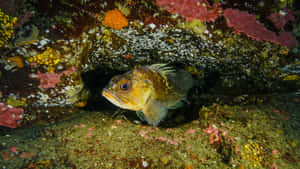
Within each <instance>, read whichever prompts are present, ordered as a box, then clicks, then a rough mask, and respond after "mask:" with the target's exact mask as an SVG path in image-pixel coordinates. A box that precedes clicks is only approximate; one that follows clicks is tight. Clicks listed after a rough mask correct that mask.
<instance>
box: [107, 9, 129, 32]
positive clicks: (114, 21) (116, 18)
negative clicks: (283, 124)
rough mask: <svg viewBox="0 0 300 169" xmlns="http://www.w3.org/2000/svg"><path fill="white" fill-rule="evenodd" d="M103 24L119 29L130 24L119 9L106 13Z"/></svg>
mask: <svg viewBox="0 0 300 169" xmlns="http://www.w3.org/2000/svg"><path fill="white" fill-rule="evenodd" d="M102 24H103V25H105V26H108V27H110V28H113V29H118V30H119V29H122V28H123V27H126V26H127V25H128V21H127V19H126V18H125V17H124V15H123V14H122V13H121V12H120V11H119V10H118V9H113V10H110V11H107V12H106V13H105V17H104V21H103V22H102Z"/></svg>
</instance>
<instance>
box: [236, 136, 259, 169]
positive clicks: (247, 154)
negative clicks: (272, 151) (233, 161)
mask: <svg viewBox="0 0 300 169" xmlns="http://www.w3.org/2000/svg"><path fill="white" fill-rule="evenodd" d="M241 155H242V159H243V160H247V161H248V162H250V165H251V168H259V167H262V165H263V164H262V163H263V161H264V150H263V147H261V146H260V145H259V144H258V143H255V142H252V141H250V142H249V143H248V144H246V145H244V149H243V150H242V152H241Z"/></svg>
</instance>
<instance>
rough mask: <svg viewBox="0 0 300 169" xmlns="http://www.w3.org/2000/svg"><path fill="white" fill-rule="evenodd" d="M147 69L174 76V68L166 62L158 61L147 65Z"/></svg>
mask: <svg viewBox="0 0 300 169" xmlns="http://www.w3.org/2000/svg"><path fill="white" fill-rule="evenodd" d="M148 68H149V69H151V70H154V71H155V72H158V73H159V74H161V75H162V76H165V77H167V76H175V75H176V70H175V69H174V68H173V67H170V66H167V64H164V63H158V64H153V65H150V66H148Z"/></svg>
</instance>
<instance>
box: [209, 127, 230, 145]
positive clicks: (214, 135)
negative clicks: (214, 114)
mask: <svg viewBox="0 0 300 169" xmlns="http://www.w3.org/2000/svg"><path fill="white" fill-rule="evenodd" d="M204 133H206V134H208V135H210V137H209V143H210V144H214V143H219V142H220V141H221V138H222V137H226V136H227V133H226V131H223V130H219V129H218V128H216V127H214V126H209V127H208V128H206V129H204Z"/></svg>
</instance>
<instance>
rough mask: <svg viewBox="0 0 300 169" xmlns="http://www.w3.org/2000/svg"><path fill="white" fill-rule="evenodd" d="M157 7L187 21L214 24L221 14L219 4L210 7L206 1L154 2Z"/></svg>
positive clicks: (159, 0)
mask: <svg viewBox="0 0 300 169" xmlns="http://www.w3.org/2000/svg"><path fill="white" fill-rule="evenodd" d="M156 4H157V5H158V6H163V7H165V8H166V9H167V11H169V12H170V13H172V14H179V15H181V16H183V17H185V18H186V20H188V21H192V20H193V19H199V20H201V21H204V22H209V21H212V22H214V21H215V20H216V19H217V18H218V17H219V16H220V15H221V14H222V8H221V7H220V6H221V4H220V3H215V4H213V6H211V5H210V4H209V3H208V2H207V1H206V0H156Z"/></svg>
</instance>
